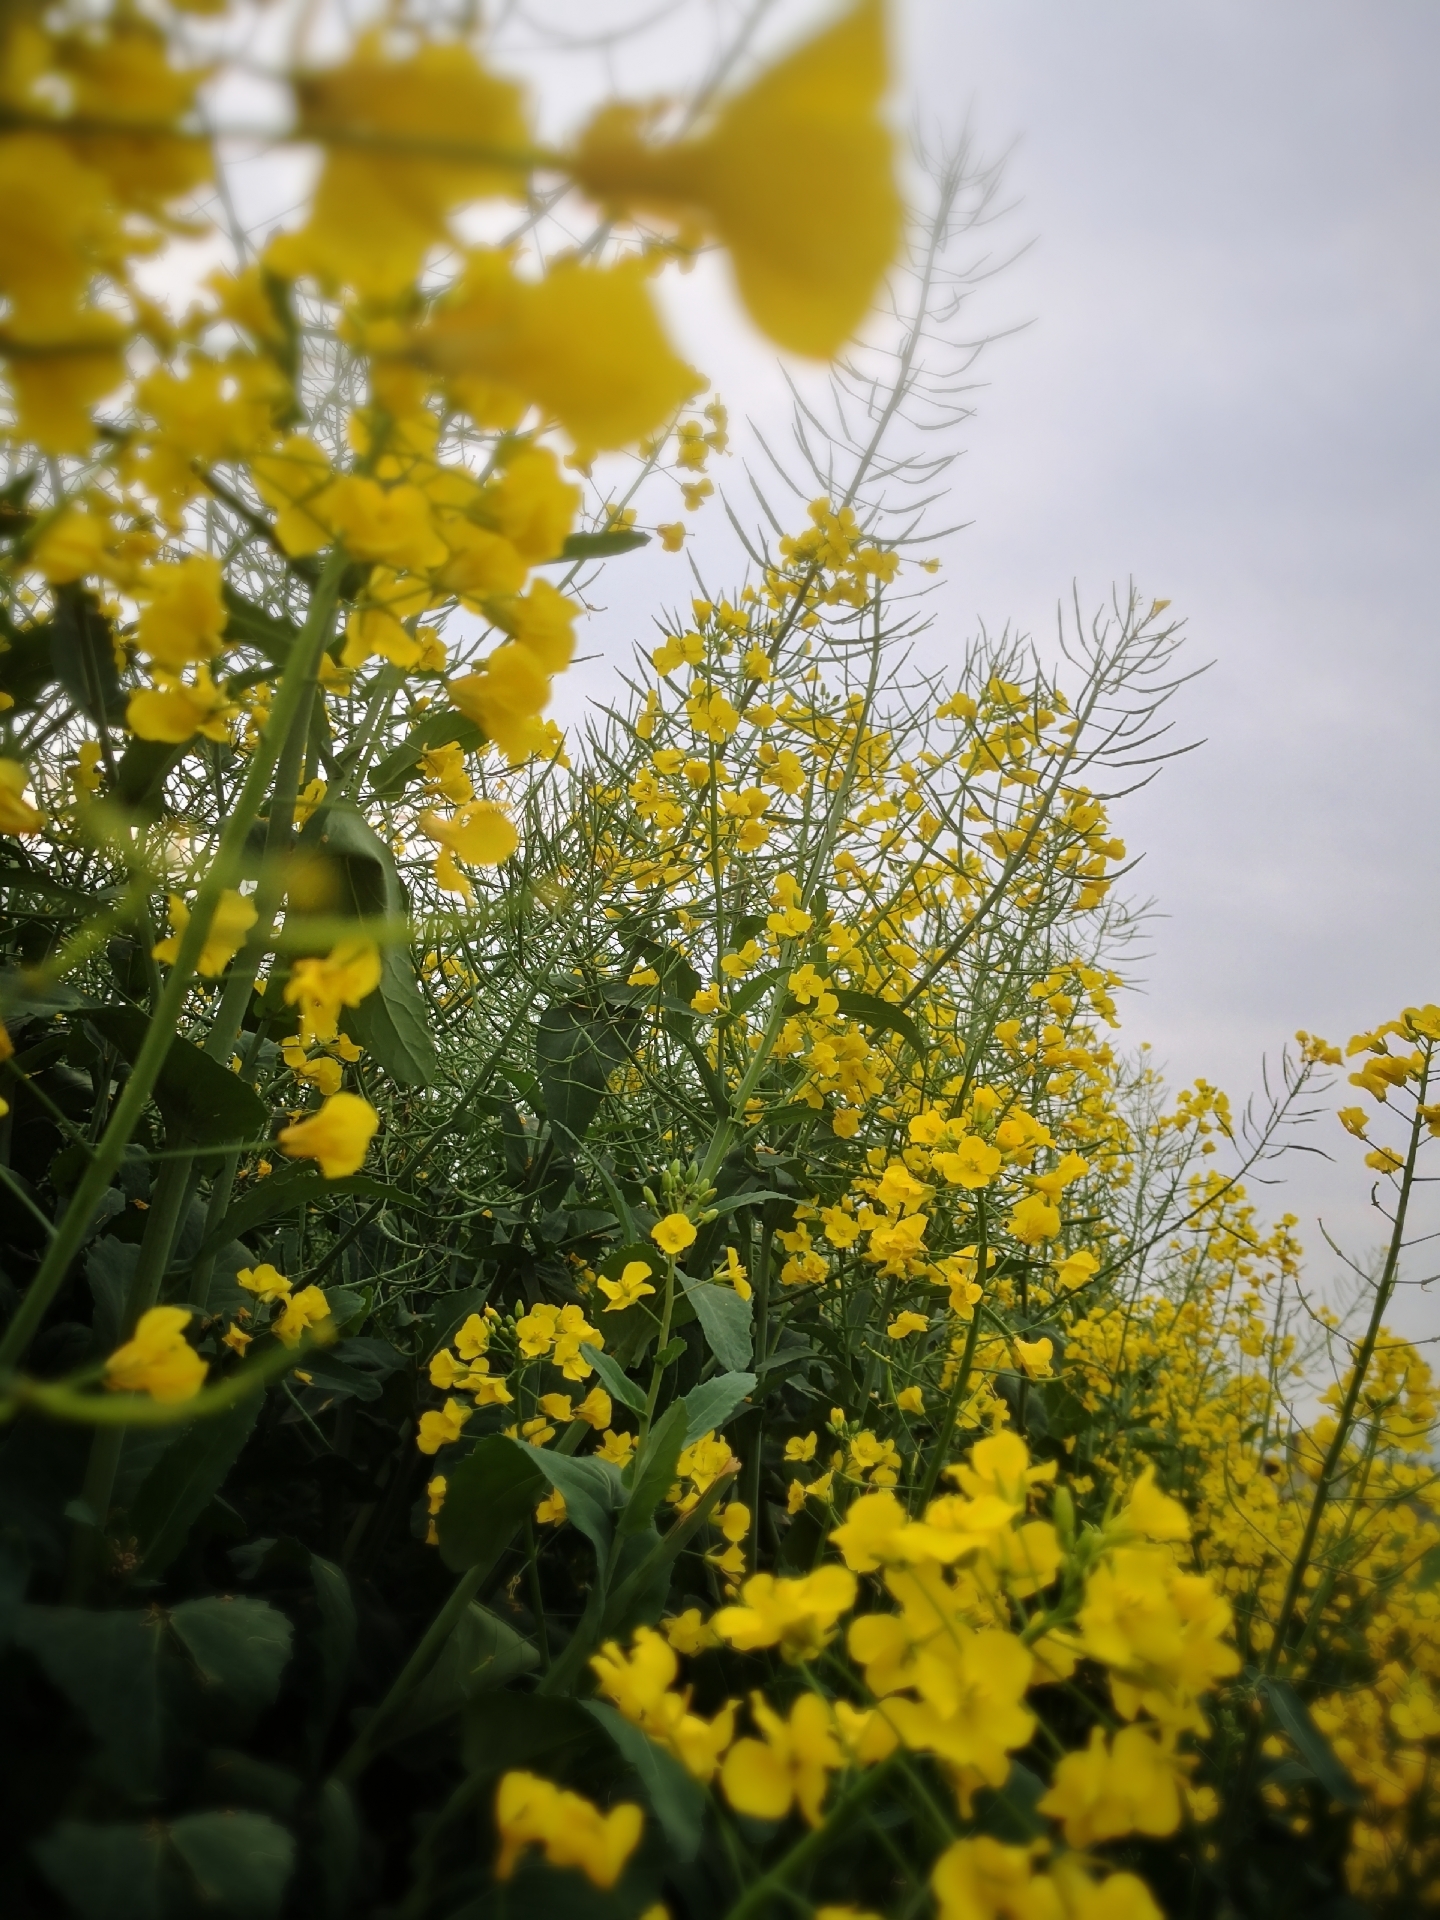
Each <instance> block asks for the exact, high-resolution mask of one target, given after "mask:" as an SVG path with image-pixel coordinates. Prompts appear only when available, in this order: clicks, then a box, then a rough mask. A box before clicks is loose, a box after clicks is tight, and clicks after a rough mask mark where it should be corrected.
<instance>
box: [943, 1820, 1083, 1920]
mask: <svg viewBox="0 0 1440 1920" xmlns="http://www.w3.org/2000/svg"><path fill="white" fill-rule="evenodd" d="M930 1885H931V1888H932V1889H933V1891H934V1894H935V1902H936V1913H937V1916H938V1920H1060V1916H1061V1914H1062V1913H1063V1912H1064V1909H1063V1908H1062V1906H1061V1903H1060V1898H1059V1895H1058V1893H1057V1892H1056V1889H1055V1884H1054V1882H1053V1881H1052V1880H1051V1879H1050V1878H1049V1876H1048V1875H1044V1874H1041V1875H1036V1873H1035V1870H1034V1863H1033V1862H1032V1860H1031V1857H1030V1852H1029V1850H1028V1848H1025V1847H1007V1846H1006V1845H1004V1843H1003V1842H1002V1841H999V1840H992V1839H991V1838H990V1836H989V1835H988V1834H983V1833H982V1834H979V1835H977V1836H976V1838H975V1839H973V1840H957V1841H956V1842H955V1843H954V1845H953V1846H951V1847H947V1848H946V1850H945V1852H944V1853H942V1854H941V1855H940V1858H939V1859H938V1860H937V1861H936V1862H935V1865H934V1867H933V1868H932V1869H931V1873H930ZM1117 1920H1118V1916H1117Z"/></svg>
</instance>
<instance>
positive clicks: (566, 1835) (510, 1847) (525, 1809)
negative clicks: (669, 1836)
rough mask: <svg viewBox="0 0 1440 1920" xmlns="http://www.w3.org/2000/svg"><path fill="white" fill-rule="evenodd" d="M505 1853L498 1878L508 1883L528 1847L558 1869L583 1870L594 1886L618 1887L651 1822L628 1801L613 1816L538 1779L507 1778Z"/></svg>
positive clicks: (502, 1802) (503, 1793) (502, 1824)
mask: <svg viewBox="0 0 1440 1920" xmlns="http://www.w3.org/2000/svg"><path fill="white" fill-rule="evenodd" d="M495 1826H496V1830H497V1831H498V1833H499V1835H500V1853H499V1857H498V1859H497V1860H496V1862H495V1876H496V1878H497V1879H499V1880H508V1879H509V1878H510V1875H511V1874H512V1873H513V1872H514V1871H515V1866H516V1863H517V1861H518V1860H519V1858H520V1856H521V1854H522V1853H524V1851H525V1849H526V1848H527V1847H539V1848H540V1849H541V1850H542V1851H543V1853H544V1855H545V1858H546V1859H547V1860H548V1861H549V1862H550V1865H551V1866H552V1867H578V1868H579V1869H580V1871H581V1872H582V1873H583V1874H584V1875H585V1877H586V1878H587V1879H588V1880H589V1881H590V1882H591V1884H592V1885H594V1886H597V1887H605V1888H608V1887H613V1886H614V1885H615V1882H616V1881H617V1880H618V1879H619V1878H620V1875H621V1874H622V1873H623V1872H624V1870H625V1863H626V1861H627V1860H628V1859H629V1858H630V1856H631V1854H632V1853H633V1852H634V1851H635V1849H636V1847H637V1846H638V1845H639V1844H640V1835H641V1834H642V1832H643V1831H644V1827H645V1816H644V1814H643V1813H642V1812H641V1811H640V1809H639V1807H637V1806H635V1805H633V1804H632V1803H631V1802H629V1801H626V1800H622V1801H621V1802H620V1803H619V1805H618V1806H614V1807H612V1808H611V1809H610V1811H609V1812H608V1813H601V1812H600V1810H599V1808H598V1807H596V1806H594V1805H592V1803H591V1802H590V1801H589V1800H584V1799H582V1798H581V1797H580V1795H579V1794H578V1793H568V1792H566V1791H564V1790H563V1789H562V1788H560V1787H557V1786H555V1785H554V1784H553V1783H552V1782H551V1781H549V1780H541V1779H539V1778H537V1776H536V1775H535V1774H533V1773H507V1774H505V1775H504V1776H503V1778H502V1779H501V1781H500V1786H499V1789H498V1791H497V1793H496V1795H495Z"/></svg>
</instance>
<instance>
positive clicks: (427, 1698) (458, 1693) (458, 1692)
mask: <svg viewBox="0 0 1440 1920" xmlns="http://www.w3.org/2000/svg"><path fill="white" fill-rule="evenodd" d="M539 1664H540V1655H539V1654H538V1653H537V1652H536V1650H535V1648H534V1647H533V1646H532V1645H531V1644H530V1642H529V1641H528V1640H527V1639H525V1637H524V1636H523V1635H522V1634H519V1633H517V1632H516V1631H515V1629H514V1628H513V1627H512V1626H510V1625H508V1624H507V1622H506V1621H504V1620H502V1619H500V1617H499V1615H498V1614H494V1613H492V1612H491V1611H490V1609H489V1608H488V1607H482V1606H479V1605H477V1604H476V1603H475V1602H474V1601H472V1602H471V1603H470V1605H469V1606H468V1607H467V1608H466V1609H465V1611H464V1613H463V1614H462V1615H461V1616H460V1618H459V1619H458V1620H457V1621H456V1623H455V1629H454V1631H453V1632H452V1633H451V1635H450V1638H449V1639H448V1640H447V1641H446V1642H445V1645H444V1646H443V1647H442V1648H441V1649H440V1652H439V1654H438V1656H437V1657H436V1660H435V1663H434V1665H433V1666H432V1667H431V1668H430V1671H429V1672H428V1673H427V1674H426V1675H425V1677H424V1679H423V1680H421V1682H420V1684H419V1685H418V1686H417V1687H415V1688H414V1690H413V1691H412V1692H411V1693H410V1694H408V1695H407V1696H406V1698H405V1700H404V1701H403V1702H402V1704H401V1706H400V1708H399V1711H398V1712H397V1713H395V1714H394V1715H393V1716H392V1717H391V1718H390V1719H388V1720H387V1721H386V1723H385V1733H384V1743H385V1745H387V1746H393V1745H394V1743H395V1742H396V1741H397V1740H407V1739H409V1738H411V1737H412V1736H413V1735H415V1734H417V1733H423V1732H424V1731H425V1729H426V1728H427V1727H432V1726H434V1725H435V1724H436V1723H437V1722H438V1721H441V1720H444V1719H446V1718H448V1717H449V1715H450V1714H452V1713H458V1712H459V1711H460V1709H461V1708H462V1707H463V1706H464V1705H465V1703H466V1701H467V1700H473V1699H474V1698H475V1697H476V1695H477V1694H480V1693H483V1692H485V1691H486V1689H487V1688H491V1687H503V1686H504V1685H506V1683H507V1682H508V1681H511V1680H514V1679H516V1678H518V1676H519V1675H520V1674H522V1673H529V1672H531V1671H532V1669H533V1668H535V1667H537V1666H538V1665H539Z"/></svg>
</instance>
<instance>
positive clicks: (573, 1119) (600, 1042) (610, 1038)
mask: <svg viewBox="0 0 1440 1920" xmlns="http://www.w3.org/2000/svg"><path fill="white" fill-rule="evenodd" d="M637 1024H638V1023H637V1022H636V1021H635V1020H634V1019H633V1018H628V1017H626V1016H623V1015H622V1016H621V1017H619V1018H617V1017H616V1016H614V1015H613V1014H611V1013H610V1012H609V1011H608V1010H606V1011H603V1012H596V1011H595V1010H594V1009H593V1008H591V1007H588V1006H586V1005H585V1004H584V1002H583V1001H579V1000H567V1001H563V1002H561V1003H560V1004H558V1005H556V1006H553V1007H547V1008H546V1009H545V1011H544V1012H543V1013H542V1014H541V1016H540V1019H539V1022H538V1024H537V1026H536V1029H535V1070H536V1072H537V1074H538V1075H539V1078H540V1090H541V1097H542V1098H543V1100H544V1102H545V1111H546V1113H547V1114H548V1116H549V1119H550V1126H551V1129H552V1131H553V1132H554V1135H555V1138H556V1142H557V1144H558V1145H559V1146H560V1148H561V1149H562V1150H563V1151H564V1152H566V1153H570V1154H573V1153H574V1152H575V1150H576V1148H577V1147H578V1146H579V1144H580V1142H581V1141H582V1140H583V1139H584V1138H585V1135H586V1133H587V1132H588V1131H589V1128H590V1123H591V1121H592V1120H593V1119H594V1118H595V1115H596V1114H597V1113H598V1112H599V1111H600V1102H601V1100H602V1099H603V1098H604V1095H605V1088H606V1085H607V1084H608V1082H609V1079H610V1076H611V1074H612V1073H614V1071H615V1069H616V1068H617V1067H622V1066H624V1064H625V1062H626V1061H627V1060H628V1059H629V1058H630V1053H631V1048H632V1045H633V1042H634V1037H635V1032H636V1027H637Z"/></svg>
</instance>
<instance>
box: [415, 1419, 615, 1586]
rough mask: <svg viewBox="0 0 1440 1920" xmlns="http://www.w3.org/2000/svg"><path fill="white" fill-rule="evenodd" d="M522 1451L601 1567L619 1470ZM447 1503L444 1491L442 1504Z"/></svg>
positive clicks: (604, 1463)
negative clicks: (559, 1496)
mask: <svg viewBox="0 0 1440 1920" xmlns="http://www.w3.org/2000/svg"><path fill="white" fill-rule="evenodd" d="M510 1444H511V1445H512V1446H518V1445H519V1444H520V1443H519V1442H518V1441H512V1442H511V1443H510ZM525 1451H526V1453H528V1454H530V1455H531V1457H532V1458H533V1460H534V1462H535V1465H536V1467H537V1468H538V1469H539V1471H540V1472H541V1473H542V1474H543V1475H544V1476H545V1478H546V1479H547V1480H548V1481H549V1482H550V1485H551V1486H552V1487H553V1488H554V1489H555V1491H556V1492H557V1493H559V1494H562V1495H563V1496H564V1499H565V1511H566V1514H567V1516H568V1518H569V1521H570V1524H571V1526H572V1527H578V1528H579V1530H580V1532H581V1533H583V1534H584V1536H585V1538H586V1539H587V1540H588V1541H589V1542H590V1544H591V1546H592V1547H594V1549H595V1558H596V1560H597V1562H598V1563H599V1565H600V1566H601V1567H602V1568H603V1566H604V1565H605V1560H606V1556H607V1555H608V1553H609V1551H610V1516H611V1514H612V1513H613V1512H614V1511H615V1508H616V1507H617V1506H619V1504H620V1501H621V1498H622V1494H621V1488H620V1476H619V1474H618V1473H617V1472H616V1471H615V1469H614V1467H612V1466H611V1465H610V1464H609V1462H608V1461H606V1460H594V1459H586V1460H573V1459H571V1458H570V1457H569V1455H567V1454H563V1453H548V1452H547V1451H546V1450H545V1448H543V1447H526V1448H525ZM449 1504H450V1496H449V1494H448V1493H447V1494H446V1496H445V1505H446V1506H449ZM441 1511H442V1513H443V1511H444V1508H442V1509H441Z"/></svg>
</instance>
